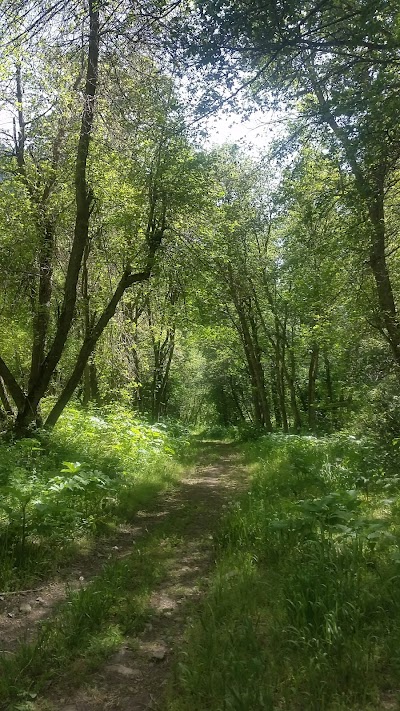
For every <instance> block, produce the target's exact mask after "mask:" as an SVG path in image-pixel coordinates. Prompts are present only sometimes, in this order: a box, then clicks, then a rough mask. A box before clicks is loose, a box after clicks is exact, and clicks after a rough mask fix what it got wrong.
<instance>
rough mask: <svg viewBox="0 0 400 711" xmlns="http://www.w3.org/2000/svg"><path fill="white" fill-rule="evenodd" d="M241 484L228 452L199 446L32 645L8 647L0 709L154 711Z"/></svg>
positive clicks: (220, 446)
mask: <svg viewBox="0 0 400 711" xmlns="http://www.w3.org/2000/svg"><path fill="white" fill-rule="evenodd" d="M246 480H247V476H246V473H245V470H244V467H243V466H242V465H241V460H240V455H239V453H238V452H237V451H236V449H235V447H234V446H232V445H228V444H225V443H212V444H207V443H202V444H201V445H199V454H198V457H197V464H196V465H195V466H193V467H192V468H191V469H190V470H189V471H188V472H187V474H186V476H185V477H184V478H183V479H182V480H181V482H180V484H179V485H178V486H176V487H175V488H173V489H171V490H169V491H167V493H164V494H163V495H161V496H159V497H157V498H156V499H154V500H153V505H151V504H150V505H149V506H148V507H147V508H146V509H144V510H142V511H140V512H138V514H137V515H136V518H135V521H134V522H133V527H132V529H131V532H132V531H133V535H131V536H130V540H129V544H128V543H127V542H125V544H124V545H123V546H122V545H121V546H117V548H118V550H117V551H116V556H115V557H112V558H110V559H108V560H107V561H106V562H104V560H103V561H101V563H102V568H101V569H98V570H97V571H96V566H98V565H99V558H98V557H97V558H96V563H95V567H94V568H92V571H91V572H92V577H91V579H89V581H88V582H86V581H85V583H84V584H82V586H81V588H80V589H78V590H72V591H70V592H69V593H67V597H66V599H65V600H64V601H63V602H61V604H60V606H58V607H54V609H53V610H49V611H48V617H47V619H46V618H44V619H42V622H40V623H39V624H38V626H37V629H36V630H35V633H34V638H33V635H32V630H30V641H29V642H27V643H25V644H22V646H21V647H19V648H18V647H16V646H15V644H13V650H12V651H11V653H8V655H7V657H6V659H5V662H3V675H5V676H6V677H8V676H9V677H10V678H9V680H8V681H6V682H5V681H4V679H3V681H0V690H1V692H2V694H3V698H2V699H1V704H0V708H2V709H7V711H10V710H11V709H18V710H19V709H23V711H56V710H57V711H119V710H120V709H121V711H122V709H123V710H124V711H143V710H144V709H162V708H163V698H164V691H165V687H166V684H167V681H168V678H169V675H170V673H171V669H172V666H173V662H174V657H175V655H176V652H177V651H179V649H180V642H181V639H182V635H183V631H184V628H185V624H186V621H187V619H188V616H189V615H190V611H191V610H192V609H193V603H196V601H197V600H198V599H199V598H200V597H201V595H202V591H203V590H204V589H205V583H206V581H207V575H208V572H209V570H210V568H211V566H212V564H213V560H214V554H213V540H212V537H213V533H214V531H215V530H216V528H217V526H218V521H219V519H220V516H221V514H222V512H223V508H224V506H225V505H226V504H227V503H228V502H229V501H231V500H232V499H234V498H236V496H237V495H238V493H240V491H241V490H243V488H244V486H245V484H246ZM89 568H90V561H89ZM82 577H83V578H84V577H85V570H82ZM34 597H39V598H41V593H40V592H39V593H37V594H36V593H34ZM10 622H11V623H12V622H13V620H12V618H10ZM3 631H4V633H5V636H6V630H5V629H4V630H3ZM14 642H15V639H14ZM6 697H7V700H5V698H6Z"/></svg>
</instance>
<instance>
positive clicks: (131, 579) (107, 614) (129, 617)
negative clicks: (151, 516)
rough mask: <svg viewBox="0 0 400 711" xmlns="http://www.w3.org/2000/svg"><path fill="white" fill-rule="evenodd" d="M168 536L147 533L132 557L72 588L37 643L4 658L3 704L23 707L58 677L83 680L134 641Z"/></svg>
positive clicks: (0, 661)
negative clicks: (73, 590)
mask: <svg viewBox="0 0 400 711" xmlns="http://www.w3.org/2000/svg"><path fill="white" fill-rule="evenodd" d="M163 535H164V534H163V531H162V530H160V531H159V532H158V533H157V534H155V535H151V536H147V538H146V539H144V540H143V541H142V545H141V546H140V548H138V549H135V551H134V552H133V553H132V554H131V555H130V556H128V557H124V558H123V560H120V561H115V562H113V563H110V564H109V565H107V567H106V568H105V569H104V571H103V572H102V573H101V574H100V575H98V576H97V577H96V578H95V579H94V580H93V581H92V582H91V583H89V584H88V586H87V587H86V588H84V589H80V590H78V591H75V592H70V594H69V595H68V596H67V599H66V600H65V602H64V603H62V605H60V607H59V609H58V611H57V612H56V613H55V615H53V616H52V617H51V618H50V619H49V620H47V621H46V622H44V624H43V625H42V626H41V628H40V631H39V634H38V637H37V639H36V641H35V642H33V643H31V644H21V646H20V647H19V648H18V650H17V651H16V654H15V655H10V656H8V655H7V656H5V657H3V658H0V708H1V709H4V710H7V711H12V710H13V709H15V710H17V709H19V708H20V705H21V704H22V705H23V702H24V703H25V702H26V701H29V699H33V698H35V697H36V695H37V694H38V693H39V692H41V691H43V689H46V688H47V687H48V685H49V684H50V683H53V682H54V681H60V680H62V681H64V682H65V681H67V682H68V684H69V685H70V686H71V685H72V686H75V685H77V684H79V682H81V681H84V680H86V679H88V678H89V677H90V674H91V673H92V672H93V671H95V670H96V669H97V668H98V667H99V666H100V664H101V662H103V661H104V660H105V659H107V658H108V657H109V656H110V654H111V653H112V652H113V651H115V650H116V649H118V647H119V646H120V644H121V642H122V641H123V640H124V641H125V643H126V641H127V640H129V639H131V640H134V636H135V634H137V633H138V632H139V631H140V630H141V629H142V628H143V626H144V624H145V622H146V621H147V620H148V619H149V616H150V614H151V612H150V609H149V606H148V602H149V596H150V593H151V590H152V589H153V588H154V585H155V583H156V582H157V581H158V580H160V578H161V577H162V575H163V573H164V570H165V564H166V560H167V559H168V556H169V554H170V546H168V545H167V544H168V539H164V538H163ZM161 540H163V545H162V546H160V542H161ZM172 545H173V543H172ZM24 700H25V701H24Z"/></svg>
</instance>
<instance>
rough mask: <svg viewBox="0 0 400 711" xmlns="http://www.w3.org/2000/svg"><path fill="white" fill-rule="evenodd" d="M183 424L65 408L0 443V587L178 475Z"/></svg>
mask: <svg viewBox="0 0 400 711" xmlns="http://www.w3.org/2000/svg"><path fill="white" fill-rule="evenodd" d="M187 447H188V438H187V435H186V432H185V431H184V430H183V428H179V427H178V426H177V425H174V426H173V427H171V428H167V427H166V426H165V425H162V424H158V425H149V424H147V423H145V422H142V421H139V420H138V419H136V418H134V417H133V416H132V414H131V413H129V412H127V411H125V410H123V409H121V408H116V407H115V406H113V408H112V409H111V408H110V410H109V411H107V410H105V411H102V412H101V413H99V412H97V411H92V412H90V411H89V412H88V411H87V410H86V411H84V410H81V409H78V408H74V407H69V408H68V409H67V410H66V411H65V413H64V414H63V416H62V417H61V418H60V420H59V423H58V425H57V427H56V428H55V430H54V431H53V432H51V433H50V434H48V433H39V434H38V435H37V436H36V437H35V438H27V439H23V440H19V441H16V442H12V443H10V442H8V443H7V442H4V441H3V442H1V443H0V591H9V590H13V589H18V588H19V587H21V586H29V585H32V584H33V583H34V582H35V581H36V580H38V579H42V578H43V577H44V576H46V575H48V574H49V573H51V572H54V571H55V570H56V569H57V566H59V565H60V563H62V562H65V561H66V560H68V558H69V557H70V556H71V555H74V553H75V552H76V550H77V546H78V545H79V542H80V541H81V540H83V539H85V540H86V541H87V540H88V539H89V540H90V539H93V538H94V537H96V536H99V535H108V534H110V533H112V531H113V530H114V529H115V526H117V525H118V523H120V522H129V521H130V520H131V519H132V518H133V516H134V514H135V513H136V511H137V510H138V509H139V508H141V507H142V506H143V505H145V504H146V502H147V501H149V500H150V499H151V498H152V497H153V496H154V495H155V494H156V493H157V492H158V491H160V490H161V489H163V488H165V487H166V486H168V485H170V484H171V483H173V482H174V481H176V480H177V478H178V476H179V465H178V464H177V461H176V460H177V457H178V456H180V455H181V454H182V452H183V451H184V450H185V448H187Z"/></svg>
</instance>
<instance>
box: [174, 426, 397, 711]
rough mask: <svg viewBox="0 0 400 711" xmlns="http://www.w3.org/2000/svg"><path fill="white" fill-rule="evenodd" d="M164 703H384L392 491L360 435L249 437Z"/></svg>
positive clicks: (391, 642)
mask: <svg viewBox="0 0 400 711" xmlns="http://www.w3.org/2000/svg"><path fill="white" fill-rule="evenodd" d="M245 455H246V459H247V464H248V466H249V467H250V468H251V470H252V472H253V483H252V487H251V489H250V491H249V492H248V494H246V495H245V496H244V497H243V498H242V499H241V500H240V501H238V502H236V503H233V504H232V505H231V506H230V509H229V510H228V512H227V514H226V516H225V518H224V521H223V523H222V525H221V527H220V530H219V532H218V534H217V536H216V555H217V566H216V572H215V576H214V579H213V582H212V584H211V587H210V591H209V594H208V596H207V599H206V601H205V603H204V604H203V606H202V608H201V610H200V612H199V614H197V615H196V616H195V618H194V621H193V623H192V625H191V626H190V627H189V629H188V631H187V640H186V645H185V648H184V651H183V652H182V654H181V657H180V660H179V664H178V667H177V670H176V678H175V680H174V683H173V684H172V688H171V694H170V701H169V705H168V708H169V710H170V711H184V710H186V709H189V708H190V709H192V710H193V711H206V709H207V710H209V709H212V710H213V711H261V710H263V711H265V710H266V711H268V710H270V709H271V711H272V709H274V710H278V709H279V710H281V709H288V710H289V709H290V710H291V711H292V710H297V709H298V710H299V711H300V710H304V711H305V710H306V709H307V711H328V710H329V711H334V710H335V711H339V710H341V711H344V710H345V709H346V710H349V709H357V711H361V709H362V710H363V711H365V709H367V708H376V709H381V708H382V705H381V702H380V698H381V695H382V694H385V693H386V692H390V691H393V690H396V689H398V688H399V683H400V563H399V501H400V498H399V493H398V483H397V481H396V480H394V479H393V477H390V478H389V477H388V478H385V476H384V473H383V471H382V467H381V466H380V465H379V462H376V461H374V457H373V456H370V450H369V445H368V443H364V442H360V441H357V440H355V439H354V438H349V437H346V436H344V435H342V436H336V437H327V438H321V439H317V438H314V437H297V436H289V437H283V436H269V437H264V438H261V439H259V440H258V441H255V442H252V443H248V444H246V445H245Z"/></svg>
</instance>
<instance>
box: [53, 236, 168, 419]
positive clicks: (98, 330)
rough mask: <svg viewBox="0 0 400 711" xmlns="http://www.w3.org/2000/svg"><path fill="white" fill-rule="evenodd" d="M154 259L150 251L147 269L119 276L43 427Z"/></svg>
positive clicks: (67, 395)
mask: <svg viewBox="0 0 400 711" xmlns="http://www.w3.org/2000/svg"><path fill="white" fill-rule="evenodd" d="M154 251H155V250H154ZM153 259H154V253H153V251H151V254H150V257H149V260H150V264H149V265H148V269H147V271H145V272H138V273H137V274H131V273H130V272H125V274H124V275H123V276H122V277H121V279H120V281H119V284H118V286H117V288H116V289H115V291H114V294H113V296H112V298H111V299H110V301H109V303H108V305H107V306H106V308H105V309H104V311H103V313H102V315H101V316H100V318H99V320H98V321H97V323H96V324H95V326H93V328H92V329H91V330H90V333H89V334H88V335H87V336H86V338H85V340H84V342H83V344H82V346H81V349H80V351H79V354H78V358H77V360H76V363H75V367H74V369H73V371H72V373H71V375H70V377H69V380H68V382H67V383H66V384H65V386H64V388H63V390H62V392H61V395H60V397H59V398H58V400H57V402H56V403H55V405H54V407H53V409H52V410H51V411H50V412H49V414H48V416H47V419H46V422H45V427H47V428H51V427H54V425H55V424H56V422H57V420H58V418H59V417H60V415H61V413H62V411H63V410H64V408H65V407H66V405H67V404H68V402H69V401H70V399H71V397H72V395H73V393H74V391H75V388H76V387H77V385H78V383H79V381H80V380H81V378H82V376H83V372H84V370H85V366H86V364H87V362H88V359H89V357H90V355H91V354H92V353H93V350H94V348H95V346H96V343H97V341H98V340H99V338H100V336H101V335H102V333H103V331H104V329H105V328H106V326H107V324H108V323H109V321H110V319H111V318H112V317H113V316H114V314H115V311H116V309H117V306H118V304H119V302H120V301H121V299H122V296H123V295H124V293H125V291H126V289H128V288H129V287H130V286H132V285H133V284H138V283H140V282H143V281H146V280H147V279H149V277H150V274H151V266H152V263H153Z"/></svg>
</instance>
